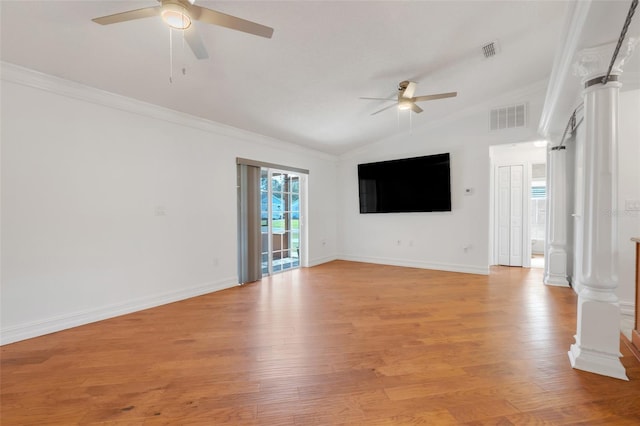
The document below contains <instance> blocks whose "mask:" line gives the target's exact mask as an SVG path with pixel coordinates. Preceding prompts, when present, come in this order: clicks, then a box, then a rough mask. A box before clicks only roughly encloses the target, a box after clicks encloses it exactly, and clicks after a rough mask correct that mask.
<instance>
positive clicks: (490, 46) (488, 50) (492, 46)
mask: <svg viewBox="0 0 640 426" xmlns="http://www.w3.org/2000/svg"><path fill="white" fill-rule="evenodd" d="M498 52H499V46H498V42H497V41H492V42H489V43H487V44H485V45H484V46H482V54H483V55H484V57H485V59H487V58H492V57H494V56H496V54H497V53H498Z"/></svg>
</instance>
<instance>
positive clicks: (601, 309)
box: [569, 287, 629, 380]
mask: <svg viewBox="0 0 640 426" xmlns="http://www.w3.org/2000/svg"><path fill="white" fill-rule="evenodd" d="M574 337H575V339H576V343H574V344H573V345H571V349H570V350H569V360H570V361H571V366H572V367H573V368H576V369H578V370H584V371H589V372H591V373H596V374H601V375H603V376H609V377H614V378H616V379H621V380H629V379H628V378H627V375H626V373H625V369H624V366H623V365H622V362H620V357H621V356H622V354H621V353H620V305H619V304H618V302H617V298H616V297H615V294H614V293H613V292H612V291H601V290H596V289H593V288H591V287H584V288H583V290H582V291H580V294H579V295H578V321H577V332H576V335H575V336H574Z"/></svg>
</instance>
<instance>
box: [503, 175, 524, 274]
mask: <svg viewBox="0 0 640 426" xmlns="http://www.w3.org/2000/svg"><path fill="white" fill-rule="evenodd" d="M523 196H524V168H523V166H522V165H517V166H501V167H498V197H497V198H498V200H497V201H498V208H497V211H498V218H497V219H498V264H499V265H506V266H522V260H523V256H522V252H523V250H522V248H523V246H522V244H523V232H524V229H523V223H524V218H523V214H524V211H523V208H522V205H523V202H524V199H523Z"/></svg>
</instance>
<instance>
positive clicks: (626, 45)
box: [573, 37, 640, 83]
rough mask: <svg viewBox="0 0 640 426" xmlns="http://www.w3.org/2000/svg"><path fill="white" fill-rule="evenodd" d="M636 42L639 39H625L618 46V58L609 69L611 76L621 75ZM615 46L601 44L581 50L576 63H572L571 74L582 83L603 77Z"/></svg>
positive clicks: (612, 44) (614, 44)
mask: <svg viewBox="0 0 640 426" xmlns="http://www.w3.org/2000/svg"><path fill="white" fill-rule="evenodd" d="M638 42H640V38H638V37H636V38H633V37H630V38H628V39H625V41H624V42H623V43H622V45H621V46H620V51H619V52H618V57H617V58H616V61H615V62H614V64H613V68H612V69H611V74H614V75H619V74H622V68H623V67H624V64H625V62H626V61H627V60H628V59H629V57H630V56H631V54H632V53H633V50H634V48H635V47H636V45H637V44H638ZM616 44H617V42H611V43H607V44H602V45H600V46H595V47H590V48H587V49H582V50H581V51H579V52H578V53H577V54H576V61H575V62H574V63H573V72H574V74H575V75H576V76H578V77H580V78H581V80H582V83H585V82H587V81H589V80H591V79H592V78H596V77H601V76H604V75H605V74H606V73H607V70H608V69H609V64H610V63H611V57H612V56H613V52H614V51H615V48H616Z"/></svg>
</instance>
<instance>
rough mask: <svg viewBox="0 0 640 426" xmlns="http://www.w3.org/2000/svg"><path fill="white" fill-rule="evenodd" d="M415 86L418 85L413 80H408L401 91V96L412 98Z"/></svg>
mask: <svg viewBox="0 0 640 426" xmlns="http://www.w3.org/2000/svg"><path fill="white" fill-rule="evenodd" d="M417 87H418V85H417V84H416V83H415V82H413V81H410V82H409V84H407V88H406V89H404V92H402V97H403V98H406V99H411V98H413V94H414V93H416V88H417Z"/></svg>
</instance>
